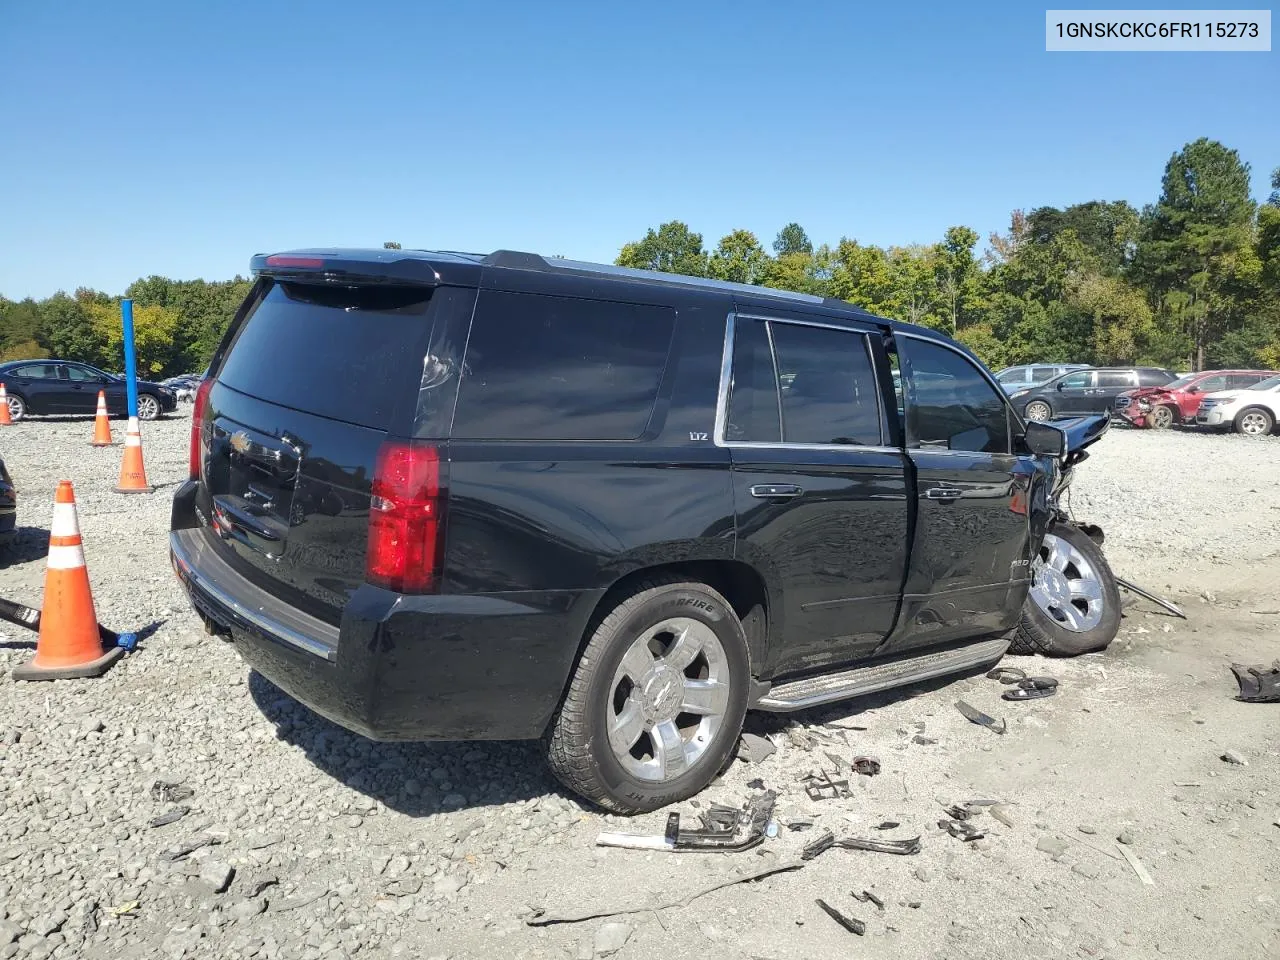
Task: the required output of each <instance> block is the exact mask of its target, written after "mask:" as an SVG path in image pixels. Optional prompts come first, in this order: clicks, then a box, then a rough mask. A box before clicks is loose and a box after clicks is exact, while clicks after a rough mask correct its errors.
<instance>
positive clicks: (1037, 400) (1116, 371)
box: [1009, 367, 1178, 420]
mask: <svg viewBox="0 0 1280 960" xmlns="http://www.w3.org/2000/svg"><path fill="white" fill-rule="evenodd" d="M1177 379H1178V375H1177V374H1176V373H1174V372H1173V371H1172V370H1165V369H1164V368H1162V367H1094V368H1092V369H1089V370H1073V371H1072V372H1070V373H1064V374H1061V375H1059V376H1056V377H1054V378H1053V379H1052V380H1048V381H1046V382H1044V383H1042V384H1040V385H1039V386H1035V387H1031V388H1030V389H1027V390H1018V391H1015V392H1014V393H1011V394H1010V395H1009V402H1010V403H1012V404H1013V407H1014V409H1015V410H1017V411H1018V412H1020V413H1021V414H1022V415H1023V416H1024V417H1026V418H1027V419H1028V420H1051V419H1054V418H1057V417H1078V416H1081V415H1084V414H1091V413H1113V412H1114V410H1115V405H1116V398H1117V397H1119V396H1120V395H1121V394H1122V393H1127V392H1128V391H1130V390H1133V389H1136V388H1138V387H1162V386H1164V385H1165V384H1166V383H1172V382H1173V381H1174V380H1177ZM1126 402H1127V401H1126Z"/></svg>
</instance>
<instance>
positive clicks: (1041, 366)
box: [995, 363, 1089, 393]
mask: <svg viewBox="0 0 1280 960" xmlns="http://www.w3.org/2000/svg"><path fill="white" fill-rule="evenodd" d="M1088 369H1089V364H1087V363H1025V364H1022V365H1021V366H1017V367H1005V368H1004V369H1003V370H1001V371H1000V372H999V373H997V374H996V375H995V376H996V383H998V384H1000V389H1001V390H1003V391H1004V392H1005V393H1017V392H1018V391H1019V390H1028V389H1030V388H1031V387H1038V386H1040V384H1042V383H1047V382H1048V381H1050V380H1052V379H1053V378H1054V377H1060V376H1062V374H1064V373H1070V372H1071V371H1072V370H1088Z"/></svg>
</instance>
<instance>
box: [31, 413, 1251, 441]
mask: <svg viewBox="0 0 1280 960" xmlns="http://www.w3.org/2000/svg"><path fill="white" fill-rule="evenodd" d="M12 412H13V411H12V409H10V414H11V415H12ZM15 419H16V418H15ZM1235 427H1236V433H1243V434H1244V435H1245V436H1246V437H1265V436H1267V434H1269V433H1271V431H1272V430H1274V429H1275V428H1276V418H1275V417H1274V416H1272V415H1271V411H1269V410H1266V409H1264V408H1263V407H1246V408H1245V409H1244V410H1241V411H1240V412H1239V413H1238V414H1237V415H1236V420H1235Z"/></svg>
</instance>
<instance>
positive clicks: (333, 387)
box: [218, 283, 430, 429]
mask: <svg viewBox="0 0 1280 960" xmlns="http://www.w3.org/2000/svg"><path fill="white" fill-rule="evenodd" d="M429 297H430V291H427V290H423V289H421V288H412V289H406V288H402V287H359V288H354V289H353V288H349V287H322V286H318V285H316V284H301V283H299V284H285V283H277V284H274V285H273V286H272V287H271V288H270V289H269V290H268V292H267V294H266V296H265V297H264V298H263V300H262V301H261V302H260V303H259V304H258V306H257V307H256V308H255V309H254V310H253V312H252V313H250V314H249V316H248V317H247V318H246V320H245V322H244V323H243V324H242V325H241V327H240V330H239V331H238V332H237V334H236V338H235V341H234V342H233V343H232V345H231V347H230V350H229V351H228V353H227V357H226V359H225V360H224V362H223V364H222V368H221V369H220V370H219V371H218V380H219V381H220V382H222V383H224V384H226V385H227V386H229V387H231V388H233V389H235V390H239V391H240V392H242V393H246V394H248V395H250V396H253V397H258V398H259V399H262V400H267V401H270V402H271V403H278V404H280V405H282V406H286V407H293V408H295V409H297V410H305V411H307V412H308V413H315V414H319V415H320V416H322V417H329V418H331V419H334V420H344V421H347V422H348V423H357V424H360V425H362V426H368V427H375V428H378V429H386V428H387V427H388V426H389V425H390V420H391V411H392V409H393V407H394V406H395V403H396V401H397V400H398V399H402V398H403V396H404V393H405V389H406V384H405V383H404V382H403V377H399V376H397V372H399V371H401V370H403V369H404V367H405V364H406V361H407V360H408V358H410V357H411V356H413V355H414V354H415V353H416V354H417V356H418V358H419V359H418V361H417V362H418V365H419V366H420V365H421V357H422V349H421V346H420V345H421V344H422V343H423V341H424V339H425V334H426V321H425V316H424V315H425V313H426V309H427V302H428V298H429ZM407 389H408V390H409V391H412V389H413V388H412V386H411V385H409V386H408V387H407ZM412 396H413V394H412V392H410V394H409V397H410V399H412Z"/></svg>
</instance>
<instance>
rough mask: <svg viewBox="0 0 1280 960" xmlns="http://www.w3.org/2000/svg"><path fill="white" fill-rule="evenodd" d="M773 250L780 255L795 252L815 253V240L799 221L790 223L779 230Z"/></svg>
mask: <svg viewBox="0 0 1280 960" xmlns="http://www.w3.org/2000/svg"><path fill="white" fill-rule="evenodd" d="M773 252H774V254H775V255H777V256H779V257H784V256H787V255H789V254H793V253H805V254H810V253H813V241H811V240H810V239H809V235H808V234H807V233H805V232H804V227H802V226H800V224H798V223H788V224H787V225H786V226H785V227H783V228H782V229H781V230H779V231H778V235H777V237H775V238H774V241H773Z"/></svg>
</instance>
